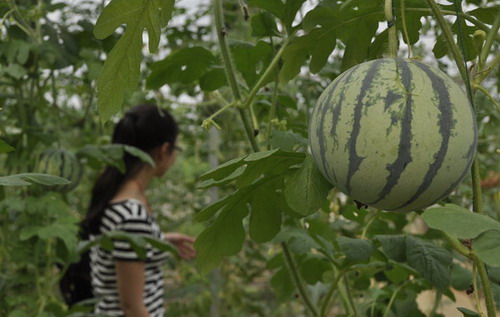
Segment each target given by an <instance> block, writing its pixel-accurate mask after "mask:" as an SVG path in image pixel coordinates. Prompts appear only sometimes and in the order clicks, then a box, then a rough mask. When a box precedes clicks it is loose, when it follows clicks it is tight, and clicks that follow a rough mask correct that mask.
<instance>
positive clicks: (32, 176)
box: [0, 173, 70, 186]
mask: <svg viewBox="0 0 500 317" xmlns="http://www.w3.org/2000/svg"><path fill="white" fill-rule="evenodd" d="M33 183H37V184H41V185H49V186H51V185H66V184H69V183H70V181H68V180H67V179H65V178H62V177H59V176H55V175H49V174H41V173H22V174H14V175H9V176H0V186H27V185H31V184H33Z"/></svg>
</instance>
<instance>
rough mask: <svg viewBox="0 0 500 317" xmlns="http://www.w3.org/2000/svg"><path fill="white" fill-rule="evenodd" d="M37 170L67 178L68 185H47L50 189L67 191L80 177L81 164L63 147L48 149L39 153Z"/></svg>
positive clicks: (76, 183) (77, 182) (78, 181)
mask: <svg viewBox="0 0 500 317" xmlns="http://www.w3.org/2000/svg"><path fill="white" fill-rule="evenodd" d="M38 172H39V173H44V174H50V175H56V176H60V177H62V178H65V179H67V180H69V181H70V182H71V183H69V184H68V185H53V186H48V188H49V189H50V190H54V191H58V192H69V191H71V190H73V189H74V188H75V187H76V186H77V185H78V184H79V183H80V180H81V178H82V172H83V169H82V165H81V164H80V161H79V160H78V158H77V157H76V156H75V155H74V154H73V153H71V152H68V151H66V150H63V149H48V150H46V151H45V152H43V153H42V154H41V155H40V158H39V160H38Z"/></svg>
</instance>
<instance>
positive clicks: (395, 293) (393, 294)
mask: <svg viewBox="0 0 500 317" xmlns="http://www.w3.org/2000/svg"><path fill="white" fill-rule="evenodd" d="M410 281H411V280H407V281H405V282H404V283H402V284H401V285H399V286H398V287H397V288H396V290H395V291H394V292H393V293H392V296H391V299H390V300H389V304H387V307H386V308H385V311H384V315H383V317H387V316H388V315H389V312H390V311H391V306H392V304H393V303H394V300H395V299H396V296H397V295H398V293H399V291H401V290H402V289H403V286H405V285H406V284H408V283H409V282H410Z"/></svg>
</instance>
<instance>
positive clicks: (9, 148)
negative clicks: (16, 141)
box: [0, 140, 15, 154]
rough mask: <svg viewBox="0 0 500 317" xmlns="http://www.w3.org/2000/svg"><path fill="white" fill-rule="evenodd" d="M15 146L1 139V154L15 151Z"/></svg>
mask: <svg viewBox="0 0 500 317" xmlns="http://www.w3.org/2000/svg"><path fill="white" fill-rule="evenodd" d="M14 150H15V148H14V147H12V146H10V145H8V144H7V143H5V142H4V141H2V140H0V154H2V153H8V152H12V151H14Z"/></svg>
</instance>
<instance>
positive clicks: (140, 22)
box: [94, 0, 174, 121]
mask: <svg viewBox="0 0 500 317" xmlns="http://www.w3.org/2000/svg"><path fill="white" fill-rule="evenodd" d="M173 2H174V0H130V1H129V0H113V1H111V2H110V3H109V4H108V5H107V6H106V7H105V8H104V10H103V11H102V13H101V15H100V16H99V18H98V20H97V22H96V26H95V28H94V35H95V36H96V37H97V38H99V39H104V38H106V37H108V36H110V35H111V34H113V32H114V31H115V30H116V28H118V27H119V26H121V25H123V24H127V27H126V29H125V33H124V35H123V36H122V37H121V38H120V39H119V40H118V42H117V43H116V44H115V46H114V47H113V49H112V50H111V52H110V53H109V55H108V58H107V59H106V62H105V63H104V66H103V68H102V70H101V73H100V75H99V78H98V79H97V93H98V108H99V114H100V116H101V119H102V120H103V121H106V120H108V119H109V118H110V117H111V116H112V115H113V114H115V113H116V112H118V111H119V110H120V109H121V107H122V104H123V100H124V98H125V95H126V94H127V93H130V92H133V91H134V90H135V89H136V87H137V84H138V82H139V77H140V63H141V59H142V53H141V51H142V46H143V42H142V33H143V31H144V29H146V30H147V31H148V35H149V50H150V51H151V52H155V51H156V50H157V48H158V44H159V41H160V29H161V27H162V26H163V25H164V24H166V23H167V21H168V19H167V17H170V15H171V13H168V12H165V11H168V10H170V11H171V10H172V9H173Z"/></svg>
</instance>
